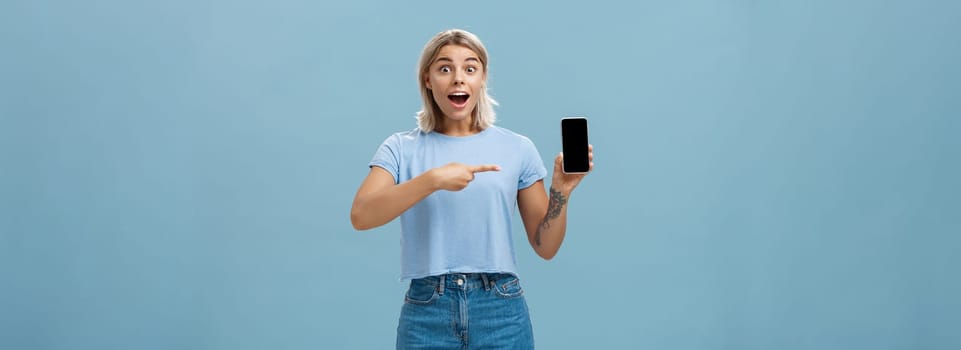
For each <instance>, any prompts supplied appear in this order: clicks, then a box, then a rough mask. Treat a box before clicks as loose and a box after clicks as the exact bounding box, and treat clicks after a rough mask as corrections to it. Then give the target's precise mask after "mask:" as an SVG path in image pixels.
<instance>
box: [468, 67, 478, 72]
mask: <svg viewBox="0 0 961 350" xmlns="http://www.w3.org/2000/svg"><path fill="white" fill-rule="evenodd" d="M476 71H477V68H474V67H467V73H474V72H476Z"/></svg>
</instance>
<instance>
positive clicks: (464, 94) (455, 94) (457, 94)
mask: <svg viewBox="0 0 961 350" xmlns="http://www.w3.org/2000/svg"><path fill="white" fill-rule="evenodd" d="M450 95H451V96H467V93H466V92H455V93H453V94H450Z"/></svg>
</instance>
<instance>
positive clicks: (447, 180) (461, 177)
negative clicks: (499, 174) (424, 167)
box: [430, 163, 501, 191]
mask: <svg viewBox="0 0 961 350" xmlns="http://www.w3.org/2000/svg"><path fill="white" fill-rule="evenodd" d="M500 170H501V167H499V166H497V165H492V164H485V165H467V164H461V163H449V164H447V165H444V166H441V167H437V168H434V169H431V170H430V172H431V177H432V178H433V180H434V181H433V183H434V187H435V188H437V189H438V190H448V191H460V190H463V189H464V188H465V187H467V184H469V183H470V182H471V181H474V174H476V173H479V172H484V171H500Z"/></svg>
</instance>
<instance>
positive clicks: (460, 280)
mask: <svg viewBox="0 0 961 350" xmlns="http://www.w3.org/2000/svg"><path fill="white" fill-rule="evenodd" d="M457 285H458V286H463V285H464V280H462V279H460V278H458V279H457Z"/></svg>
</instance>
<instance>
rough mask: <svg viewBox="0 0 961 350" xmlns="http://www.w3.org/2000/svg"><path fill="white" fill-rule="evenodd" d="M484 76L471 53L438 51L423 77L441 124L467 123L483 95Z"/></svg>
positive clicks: (455, 48) (456, 48)
mask: <svg viewBox="0 0 961 350" xmlns="http://www.w3.org/2000/svg"><path fill="white" fill-rule="evenodd" d="M486 78H487V73H486V72H485V71H484V66H483V65H482V64H481V61H480V58H478V56H477V53H475V52H474V51H473V50H471V49H468V48H466V47H463V46H458V45H447V46H444V47H442V48H441V49H440V52H439V53H438V54H437V58H436V59H434V62H433V63H431V65H430V69H429V70H428V71H427V74H426V76H425V77H424V80H425V83H426V85H427V88H428V89H430V90H431V93H432V94H433V95H434V101H435V102H436V103H437V105H438V106H440V110H441V111H442V112H444V117H445V120H453V121H465V120H466V121H468V122H469V121H470V118H471V114H472V113H473V112H474V108H475V107H476V106H477V99H478V98H481V97H482V95H483V88H484V80H485V79H486Z"/></svg>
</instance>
